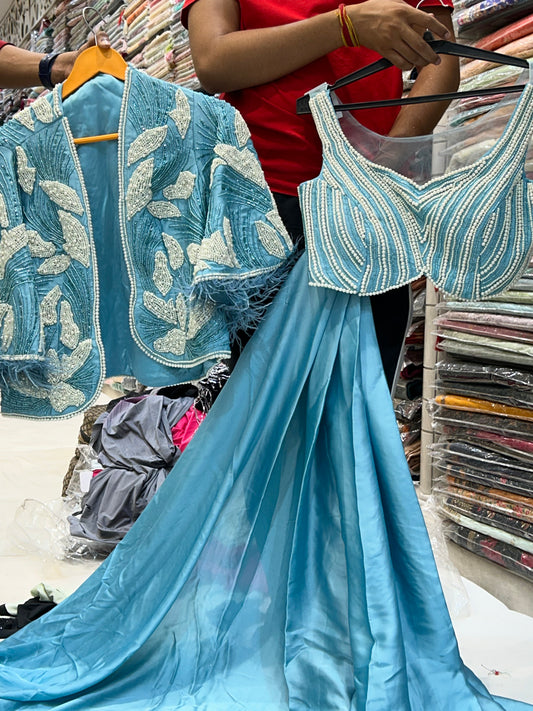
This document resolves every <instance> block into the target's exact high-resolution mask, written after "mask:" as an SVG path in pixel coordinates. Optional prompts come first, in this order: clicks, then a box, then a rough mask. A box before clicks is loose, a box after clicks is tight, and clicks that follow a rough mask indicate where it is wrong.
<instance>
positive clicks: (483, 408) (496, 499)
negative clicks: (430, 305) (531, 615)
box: [433, 0, 533, 581]
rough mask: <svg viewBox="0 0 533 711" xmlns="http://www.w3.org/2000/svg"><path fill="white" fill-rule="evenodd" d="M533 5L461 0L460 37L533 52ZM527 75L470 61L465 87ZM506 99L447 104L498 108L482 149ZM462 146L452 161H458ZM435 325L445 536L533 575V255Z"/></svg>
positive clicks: (437, 459)
mask: <svg viewBox="0 0 533 711" xmlns="http://www.w3.org/2000/svg"><path fill="white" fill-rule="evenodd" d="M532 5H533V3H532V2H531V0H528V2H523V0H483V1H482V2H472V0H459V2H458V3H456V8H457V12H456V17H455V19H456V22H457V27H458V39H459V41H461V42H465V37H467V38H468V40H467V43H469V44H473V45H475V46H477V47H480V48H481V49H488V50H492V51H497V52H501V53H503V54H508V55H512V56H517V57H522V58H524V59H528V58H530V57H532V56H533V14H532V13H531V10H532V9H533V8H532ZM528 9H529V13H528V12H527V10H528ZM489 30H492V31H490V34H487V32H488V31H489ZM524 76H525V75H524V74H523V73H522V70H520V69H519V68H515V67H511V66H505V65H499V66H498V65H493V64H489V63H487V62H481V61H477V60H474V61H466V62H464V63H463V65H462V69H461V79H462V81H461V89H469V88H483V87H491V88H492V87H494V88H495V89H496V90H497V87H499V86H502V85H506V84H513V83H515V82H517V80H518V81H519V83H521V82H523V81H527V79H524ZM500 99H502V95H501V94H500V95H498V94H497V91H496V93H495V95H493V96H492V97H489V98H483V99H479V98H478V99H466V100H464V101H461V102H460V103H459V104H458V105H457V106H456V107H454V109H453V110H452V111H451V112H450V113H451V118H450V123H451V124H452V125H455V126H461V125H464V124H465V123H470V122H471V121H475V120H476V119H477V118H478V117H479V116H481V115H483V114H485V113H486V112H487V111H489V110H490V109H493V115H494V116H495V118H493V119H490V118H489V117H487V119H486V120H487V123H484V126H485V128H484V129H480V131H479V134H478V136H477V143H476V144H474V145H472V146H469V147H468V148H467V149H465V150H467V151H472V150H473V151H478V152H479V154H480V155H481V154H482V153H483V152H485V151H486V150H488V149H489V148H490V146H491V145H493V143H494V142H495V140H497V137H498V135H499V133H498V131H495V130H494V129H495V126H496V124H497V122H498V121H501V120H503V119H501V118H500V119H498V118H497V117H498V114H500V115H503V114H504V113H508V114H509V113H510V111H511V110H512V102H513V101H514V99H513V98H509V97H507V98H506V99H505V101H504V102H502V107H501V108H494V103H495V102H496V101H499V100H500ZM509 102H511V105H510V106H509ZM506 103H507V105H508V107H507V109H505V104H506ZM491 121H492V122H493V127H492V128H491V123H490V122H491ZM480 125H481V124H480ZM460 152H461V151H460V150H457V151H456V154H455V156H454V159H455V161H458V160H459V161H460V160H461V158H460ZM453 167H459V165H458V164H456V165H454V166H453ZM529 167H531V168H533V149H532V148H530V157H529V160H528V163H527V164H526V170H528V168H529ZM434 325H435V327H436V331H437V348H438V349H439V351H440V352H441V353H440V355H441V357H440V359H439V362H438V363H437V369H436V396H435V401H434V411H433V424H434V428H435V433H436V443H435V445H434V448H433V456H434V477H435V481H436V484H435V489H436V491H437V493H438V495H439V501H440V506H441V510H442V513H443V515H444V517H445V519H446V530H447V535H448V537H449V538H450V539H451V540H452V541H454V542H455V543H457V544H458V545H460V546H462V547H463V548H466V549H468V550H470V551H472V552H474V553H476V554H478V555H480V556H482V557H484V558H487V559H489V560H492V561H495V562H496V563H498V564H499V565H501V566H503V567H505V568H507V569H509V570H512V571H514V572H515V573H517V574H519V575H521V576H522V577H524V578H526V579H528V580H531V581H533V262H532V263H531V264H530V268H529V269H528V271H527V272H526V273H525V274H524V276H523V277H522V278H521V279H520V280H519V281H518V282H517V283H515V284H514V285H513V287H512V289H510V290H508V291H507V292H506V293H505V294H502V295H501V296H499V297H498V298H495V299H491V300H488V301H483V302H454V301H449V300H448V301H446V300H444V301H442V302H441V303H440V304H439V307H438V316H437V318H436V320H435V322H434Z"/></svg>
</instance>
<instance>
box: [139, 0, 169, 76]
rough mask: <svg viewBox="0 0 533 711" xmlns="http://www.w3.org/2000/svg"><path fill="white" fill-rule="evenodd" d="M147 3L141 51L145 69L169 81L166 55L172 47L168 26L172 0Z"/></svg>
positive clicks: (152, 0)
mask: <svg viewBox="0 0 533 711" xmlns="http://www.w3.org/2000/svg"><path fill="white" fill-rule="evenodd" d="M148 5H149V7H148V10H149V12H148V22H147V26H146V38H147V45H146V47H145V48H144V51H143V54H144V61H145V65H146V71H147V73H148V74H150V75H151V76H153V77H157V78H158V79H164V80H166V81H170V80H171V79H172V71H171V67H170V65H169V63H168V62H167V59H166V56H167V54H168V52H169V51H170V50H171V49H172V40H173V38H172V32H171V31H170V27H171V24H172V20H173V5H174V3H173V2H172V0H151V2H149V3H148Z"/></svg>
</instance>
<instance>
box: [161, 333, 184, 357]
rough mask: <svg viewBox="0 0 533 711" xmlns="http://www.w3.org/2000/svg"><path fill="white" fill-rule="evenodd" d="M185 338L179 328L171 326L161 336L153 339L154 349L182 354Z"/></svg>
mask: <svg viewBox="0 0 533 711" xmlns="http://www.w3.org/2000/svg"><path fill="white" fill-rule="evenodd" d="M186 343H187V338H186V336H185V333H184V332H183V331H182V330H181V328H173V329H172V330H171V331H169V332H168V333H167V334H166V335H165V336H163V338H157V339H156V340H155V341H154V349H155V350H156V351H157V352H158V353H173V354H174V355H183V354H184V353H185V344H186Z"/></svg>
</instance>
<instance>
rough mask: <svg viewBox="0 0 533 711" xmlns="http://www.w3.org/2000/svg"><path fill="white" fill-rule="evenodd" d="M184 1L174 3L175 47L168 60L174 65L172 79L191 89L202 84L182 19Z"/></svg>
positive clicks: (173, 28)
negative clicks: (195, 69) (193, 61)
mask: <svg viewBox="0 0 533 711" xmlns="http://www.w3.org/2000/svg"><path fill="white" fill-rule="evenodd" d="M182 6H183V2H182V1H180V0H178V2H176V3H175V4H174V20H173V24H172V31H173V34H174V40H173V48H172V50H171V52H169V54H168V55H167V61H168V62H169V63H170V65H171V67H172V72H173V77H172V81H174V82H175V83H176V84H181V86H187V87H189V88H190V89H197V88H198V87H199V86H200V83H199V81H198V77H197V76H196V72H195V71H194V66H193V63H192V57H191V52H190V49H189V37H188V34H187V30H186V29H185V27H183V25H182V24H181V21H180V14H181V8H182Z"/></svg>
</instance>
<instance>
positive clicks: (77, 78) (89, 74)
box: [61, 7, 128, 144]
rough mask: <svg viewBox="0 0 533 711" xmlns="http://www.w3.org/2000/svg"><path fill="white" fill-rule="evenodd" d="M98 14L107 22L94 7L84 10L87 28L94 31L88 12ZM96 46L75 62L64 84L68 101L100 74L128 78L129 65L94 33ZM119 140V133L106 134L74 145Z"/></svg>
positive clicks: (80, 139)
mask: <svg viewBox="0 0 533 711" xmlns="http://www.w3.org/2000/svg"><path fill="white" fill-rule="evenodd" d="M89 10H90V11H92V12H94V13H96V14H97V15H98V16H99V17H100V19H101V21H102V22H105V20H104V18H103V17H102V15H101V13H100V12H99V11H98V10H96V9H95V8H94V7H84V8H83V10H82V15H83V19H84V21H85V24H86V25H87V27H88V28H89V29H90V30H91V31H92V29H93V28H92V27H91V25H90V24H89V22H88V20H87V16H86V14H87V12H88V11H89ZM94 37H95V45H94V47H89V48H88V49H85V50H84V51H83V52H82V53H81V54H80V55H79V57H78V58H77V59H76V61H75V62H74V66H73V67H72V71H71V72H70V74H69V75H68V77H67V78H66V79H65V81H64V82H63V87H62V91H61V96H62V98H63V99H66V98H67V97H68V96H70V95H71V94H72V93H74V92H75V91H76V89H79V88H80V87H81V86H82V85H83V84H85V83H86V82H88V81H90V80H91V79H93V77H95V76H97V75H98V74H109V75H111V76H113V77H116V78H117V79H120V80H121V81H124V79H125V77H126V69H127V67H128V65H127V64H126V62H125V61H124V59H123V58H122V57H121V55H120V54H119V53H118V52H117V51H116V50H114V49H111V48H105V49H104V48H103V47H100V46H99V45H98V39H97V36H96V32H95V33H94ZM116 138H118V133H105V134H102V135H99V136H83V137H80V138H75V139H74V143H76V144H81V143H94V142H96V141H108V140H113V139H116Z"/></svg>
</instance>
